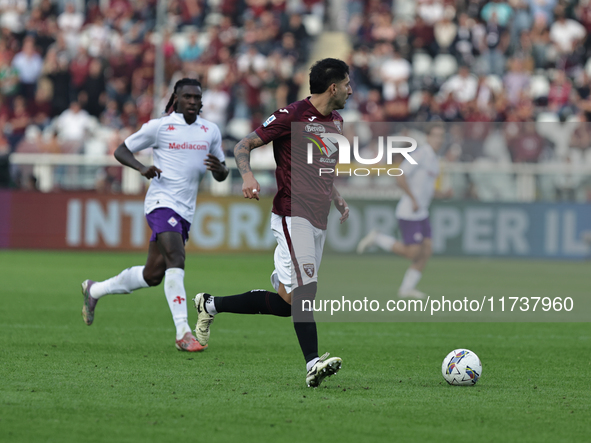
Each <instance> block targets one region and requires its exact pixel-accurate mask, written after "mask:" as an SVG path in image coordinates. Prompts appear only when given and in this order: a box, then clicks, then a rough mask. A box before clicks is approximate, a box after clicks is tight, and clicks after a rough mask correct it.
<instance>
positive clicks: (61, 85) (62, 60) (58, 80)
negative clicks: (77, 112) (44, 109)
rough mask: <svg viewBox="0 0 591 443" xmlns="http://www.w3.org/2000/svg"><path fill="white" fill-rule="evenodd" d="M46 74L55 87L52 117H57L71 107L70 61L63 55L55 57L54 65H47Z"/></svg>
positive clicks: (52, 100)
mask: <svg viewBox="0 0 591 443" xmlns="http://www.w3.org/2000/svg"><path fill="white" fill-rule="evenodd" d="M48 57H49V56H48ZM48 61H51V60H48ZM45 74H46V75H47V77H48V78H49V79H50V80H51V82H52V86H53V98H52V99H51V107H52V116H57V115H60V114H61V113H62V112H64V111H65V110H66V109H68V108H69V107H70V80H71V76H70V68H69V64H68V59H67V58H66V57H65V56H63V55H62V56H59V57H55V60H54V63H50V64H46V71H45Z"/></svg>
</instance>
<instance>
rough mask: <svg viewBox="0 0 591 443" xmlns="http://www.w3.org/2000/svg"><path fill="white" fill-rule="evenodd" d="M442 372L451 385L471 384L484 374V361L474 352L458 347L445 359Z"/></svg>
mask: <svg viewBox="0 0 591 443" xmlns="http://www.w3.org/2000/svg"><path fill="white" fill-rule="evenodd" d="M441 373H442V374H443V378H445V381H446V382H448V383H449V384H450V385H458V386H471V385H475V384H476V382H477V381H478V379H479V378H480V376H481V375H482V363H480V359H479V358H478V356H477V355H476V354H475V353H474V352H472V351H470V350H468V349H456V350H454V351H451V352H450V353H449V354H447V356H446V357H445V358H444V359H443V364H442V365H441Z"/></svg>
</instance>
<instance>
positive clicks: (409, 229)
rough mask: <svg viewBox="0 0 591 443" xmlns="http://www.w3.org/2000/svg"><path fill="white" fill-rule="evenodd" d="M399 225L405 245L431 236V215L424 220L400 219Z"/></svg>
mask: <svg viewBox="0 0 591 443" xmlns="http://www.w3.org/2000/svg"><path fill="white" fill-rule="evenodd" d="M398 227H399V228H400V233H401V234H402V241H403V242H404V244H405V245H412V244H417V243H422V242H423V239H425V238H431V223H429V217H427V218H425V219H423V220H402V219H398Z"/></svg>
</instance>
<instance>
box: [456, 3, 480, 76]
mask: <svg viewBox="0 0 591 443" xmlns="http://www.w3.org/2000/svg"><path fill="white" fill-rule="evenodd" d="M473 24H474V20H472V19H470V18H469V17H468V14H466V13H462V14H460V16H459V18H458V30H457V32H456V37H455V40H454V41H453V43H452V45H451V48H450V51H451V53H452V54H453V55H455V57H456V59H457V60H458V63H459V64H466V65H469V66H470V65H472V63H473V61H474V55H475V52H476V50H477V48H475V47H474V36H473V34H472V28H473Z"/></svg>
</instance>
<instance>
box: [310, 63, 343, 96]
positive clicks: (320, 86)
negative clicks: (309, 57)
mask: <svg viewBox="0 0 591 443" xmlns="http://www.w3.org/2000/svg"><path fill="white" fill-rule="evenodd" d="M348 73H349V66H348V65H347V63H345V62H344V61H342V60H339V59H336V58H325V59H322V60H319V61H317V62H316V63H314V66H312V67H311V68H310V92H311V93H312V94H322V93H323V92H324V91H326V90H327V89H328V87H329V86H330V85H332V84H333V83H337V82H340V81H342V80H344V79H345V77H346V76H347V74H348Z"/></svg>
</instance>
